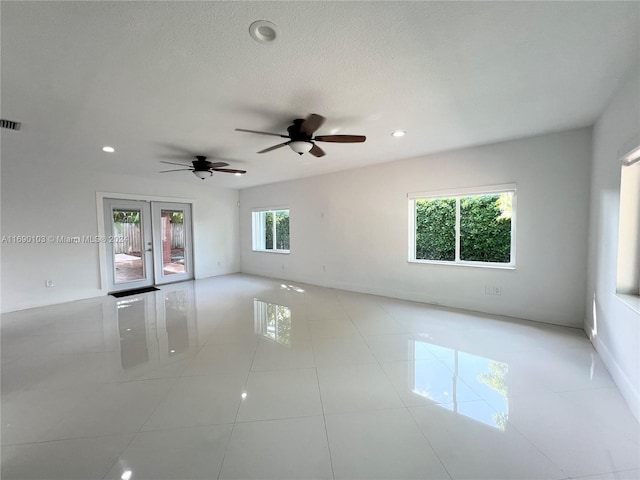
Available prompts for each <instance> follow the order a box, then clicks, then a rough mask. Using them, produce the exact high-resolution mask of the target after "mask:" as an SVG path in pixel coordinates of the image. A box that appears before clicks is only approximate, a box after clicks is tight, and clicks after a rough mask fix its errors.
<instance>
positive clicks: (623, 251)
mask: <svg viewBox="0 0 640 480" xmlns="http://www.w3.org/2000/svg"><path fill="white" fill-rule="evenodd" d="M619 212H620V213H619V215H620V216H619V224H618V265H617V266H618V268H617V272H616V291H617V293H621V294H625V295H635V296H638V295H640V146H638V147H636V148H635V149H634V150H632V151H631V152H629V153H628V154H626V155H625V156H624V157H623V158H622V170H621V172H620V210H619Z"/></svg>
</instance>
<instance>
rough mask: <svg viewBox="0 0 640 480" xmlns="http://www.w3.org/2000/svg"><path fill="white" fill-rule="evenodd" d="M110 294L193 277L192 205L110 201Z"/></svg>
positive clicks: (107, 219) (106, 206) (106, 201)
mask: <svg viewBox="0 0 640 480" xmlns="http://www.w3.org/2000/svg"><path fill="white" fill-rule="evenodd" d="M104 218H105V223H106V225H105V232H106V236H107V241H106V243H105V246H106V253H107V282H108V285H107V286H108V290H109V292H118V291H122V290H132V289H136V288H144V287H149V286H151V285H161V284H164V283H171V282H178V281H182V280H189V279H192V278H193V267H192V265H193V261H192V253H191V252H192V249H191V205H189V204H184V203H166V202H145V201H136V200H120V199H111V198H105V199H104Z"/></svg>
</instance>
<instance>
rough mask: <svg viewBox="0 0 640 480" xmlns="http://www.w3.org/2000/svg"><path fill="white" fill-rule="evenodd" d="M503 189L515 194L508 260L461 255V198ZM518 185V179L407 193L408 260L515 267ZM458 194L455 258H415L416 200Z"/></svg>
mask: <svg viewBox="0 0 640 480" xmlns="http://www.w3.org/2000/svg"><path fill="white" fill-rule="evenodd" d="M501 193H511V194H512V214H511V250H510V261H509V263H500V262H478V261H469V260H461V259H460V198H461V197H470V196H475V195H492V194H501ZM517 197H518V194H517V185H516V184H515V183H505V184H500V185H487V186H480V187H469V188H458V189H447V190H434V191H429V192H413V193H408V194H407V199H408V205H409V225H408V233H409V242H408V243H409V252H408V253H409V256H408V262H409V263H417V264H428V265H453V266H463V267H480V268H497V269H506V270H515V268H516V222H517V218H516V217H517ZM436 198H441V199H443V198H455V199H456V225H455V242H456V245H455V252H456V253H455V259H454V260H452V261H448V260H425V259H420V258H416V200H422V199H436Z"/></svg>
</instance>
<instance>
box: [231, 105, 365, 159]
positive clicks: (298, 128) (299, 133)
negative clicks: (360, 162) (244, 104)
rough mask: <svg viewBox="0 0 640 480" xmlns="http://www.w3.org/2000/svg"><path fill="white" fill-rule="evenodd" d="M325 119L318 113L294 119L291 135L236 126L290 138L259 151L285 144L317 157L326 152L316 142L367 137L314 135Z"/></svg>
mask: <svg viewBox="0 0 640 480" xmlns="http://www.w3.org/2000/svg"><path fill="white" fill-rule="evenodd" d="M324 121H325V118H324V117H323V116H322V115H317V114H315V113H312V114H310V115H308V116H307V118H297V119H295V120H294V121H293V124H292V125H290V126H289V127H287V132H289V135H281V134H279V133H270V132H259V131H257V130H245V129H244V128H236V131H238V132H248V133H259V134H261V135H273V136H275V137H281V138H288V140H287V141H286V142H283V143H279V144H278V145H274V146H273V147H269V148H265V149H264V150H260V151H259V152H258V153H267V152H270V151H272V150H276V149H278V148H280V147H284V146H285V145H289V148H291V150H293V151H294V152H296V153H298V154H299V155H302V154H303V153H306V152H309V153H310V154H311V155H314V156H316V157H322V156H324V155H325V153H324V150H322V149H321V148H320V147H319V146H317V145H316V144H315V142H333V143H360V142H364V141H365V140H366V139H367V137H365V136H364V135H318V136H315V137H314V136H313V133H314V132H315V131H316V130H318V128H320V127H321V126H322V124H323V123H324Z"/></svg>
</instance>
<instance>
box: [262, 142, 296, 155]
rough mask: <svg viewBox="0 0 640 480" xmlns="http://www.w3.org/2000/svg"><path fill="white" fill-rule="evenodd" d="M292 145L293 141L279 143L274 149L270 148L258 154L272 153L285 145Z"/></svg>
mask: <svg viewBox="0 0 640 480" xmlns="http://www.w3.org/2000/svg"><path fill="white" fill-rule="evenodd" d="M290 143H291V140H289V141H288V142H284V143H279V144H278V145H274V146H273V147H269V148H265V149H264V150H260V151H259V152H258V153H267V152H270V151H271V150H276V149H278V148H280V147H284V146H285V145H289V144H290Z"/></svg>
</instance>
